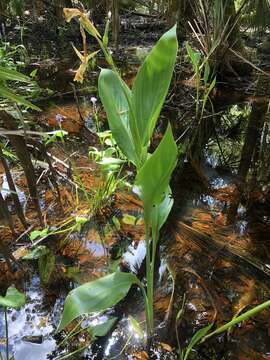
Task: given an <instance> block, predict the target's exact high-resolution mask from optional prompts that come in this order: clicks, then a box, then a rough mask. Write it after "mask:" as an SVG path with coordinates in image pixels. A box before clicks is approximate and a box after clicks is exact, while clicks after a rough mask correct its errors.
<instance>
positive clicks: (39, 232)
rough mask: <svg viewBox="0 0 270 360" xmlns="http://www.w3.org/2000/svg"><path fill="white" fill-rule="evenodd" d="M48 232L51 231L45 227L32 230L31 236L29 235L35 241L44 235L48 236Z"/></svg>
mask: <svg viewBox="0 0 270 360" xmlns="http://www.w3.org/2000/svg"><path fill="white" fill-rule="evenodd" d="M48 232H49V228H44V229H42V230H34V231H31V233H30V236H29V237H30V240H31V241H34V240H36V239H37V238H39V237H44V236H46V235H47V234H48Z"/></svg>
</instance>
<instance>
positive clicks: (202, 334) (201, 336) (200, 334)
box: [178, 300, 270, 360]
mask: <svg viewBox="0 0 270 360" xmlns="http://www.w3.org/2000/svg"><path fill="white" fill-rule="evenodd" d="M268 307H270V300H267V301H265V302H264V303H262V304H260V305H257V306H255V307H254V308H253V309H251V310H248V311H246V312H244V313H243V314H241V315H239V316H236V317H235V318H233V319H232V320H231V321H229V322H227V323H226V324H224V325H223V326H220V327H219V328H217V329H216V330H214V331H211V332H210V333H209V330H210V329H211V328H212V327H213V325H214V324H209V325H207V326H205V327H204V328H202V329H200V330H198V331H197V332H196V333H195V334H194V335H193V337H192V339H191V340H190V342H189V344H188V346H187V347H186V348H185V349H183V350H182V351H181V349H180V345H179V343H178V346H179V350H180V356H179V359H180V360H187V359H188V357H189V354H190V352H191V350H192V349H193V348H194V346H196V345H197V344H201V343H203V342H204V341H206V340H207V339H209V338H210V337H212V336H215V335H218V334H221V333H223V332H225V331H228V330H230V329H231V328H232V327H233V326H235V325H237V324H239V323H240V322H242V321H245V320H247V319H249V318H250V317H252V316H255V315H256V314H257V313H258V312H260V311H263V310H265V309H266V308H268ZM181 310H182V309H181ZM181 310H180V311H181Z"/></svg>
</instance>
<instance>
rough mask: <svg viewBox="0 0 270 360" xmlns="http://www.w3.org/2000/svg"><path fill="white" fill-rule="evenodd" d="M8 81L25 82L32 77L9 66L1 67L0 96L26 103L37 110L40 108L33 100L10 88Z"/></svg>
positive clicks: (28, 81)
mask: <svg viewBox="0 0 270 360" xmlns="http://www.w3.org/2000/svg"><path fill="white" fill-rule="evenodd" d="M7 81H18V82H24V83H30V82H31V79H30V78H28V77H27V76H25V75H23V74H21V73H19V72H17V71H15V70H12V69H9V68H7V67H2V66H1V67H0V97H2V98H4V99H5V100H10V101H11V102H13V103H17V104H20V105H24V106H26V107H27V108H30V109H33V110H37V111H39V110H40V109H39V108H38V107H37V106H35V105H33V104H32V103H31V102H29V101H28V100H26V99H25V98H24V97H23V96H18V95H16V94H15V92H14V91H12V90H10V88H9V87H8V85H7V84H6V83H7Z"/></svg>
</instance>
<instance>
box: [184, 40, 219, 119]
mask: <svg viewBox="0 0 270 360" xmlns="http://www.w3.org/2000/svg"><path fill="white" fill-rule="evenodd" d="M186 50H187V54H188V56H189V58H190V60H191V63H192V67H193V70H194V76H195V81H196V118H197V119H202V117H203V114H204V110H205V106H206V103H207V101H208V100H209V95H210V93H211V92H212V90H213V89H214V87H215V86H216V77H214V78H213V79H211V73H210V66H209V62H208V60H207V57H204V58H202V56H201V54H200V53H199V52H195V51H194V50H193V49H192V48H191V46H190V45H189V43H188V42H187V43H186ZM201 86H202V88H203V95H202V106H201V113H200V115H199V103H200V88H201Z"/></svg>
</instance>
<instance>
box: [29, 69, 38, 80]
mask: <svg viewBox="0 0 270 360" xmlns="http://www.w3.org/2000/svg"><path fill="white" fill-rule="evenodd" d="M37 72H38V69H34V70H32V71H31V72H30V77H31V78H32V79H33V78H35V77H36V76H37Z"/></svg>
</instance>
